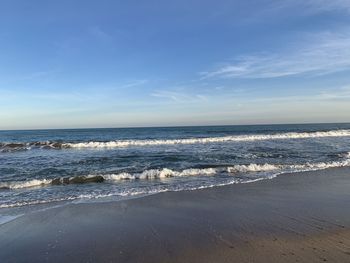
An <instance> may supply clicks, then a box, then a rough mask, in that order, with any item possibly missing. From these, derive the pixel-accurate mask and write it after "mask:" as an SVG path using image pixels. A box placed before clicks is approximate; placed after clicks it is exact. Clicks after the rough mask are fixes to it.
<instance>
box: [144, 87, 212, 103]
mask: <svg viewBox="0 0 350 263" xmlns="http://www.w3.org/2000/svg"><path fill="white" fill-rule="evenodd" d="M151 96H152V97H157V98H164V99H167V100H172V101H174V102H178V103H188V102H198V101H206V100H207V97H206V96H205V95H202V94H194V95H192V94H187V93H184V92H178V91H170V90H159V91H154V92H153V93H151Z"/></svg>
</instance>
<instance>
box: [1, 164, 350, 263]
mask: <svg viewBox="0 0 350 263" xmlns="http://www.w3.org/2000/svg"><path fill="white" fill-rule="evenodd" d="M349 190H350V168H346V167H344V168H330V169H326V170H319V171H310V172H302V173H297V174H293V173H290V174H281V175H278V176H277V177H276V178H274V179H273V180H261V181H257V182H254V183H249V184H233V185H226V186H220V187H213V188H206V189H199V190H192V191H180V192H164V193H158V194H155V195H148V196H144V197H140V198H132V199H127V200H120V201H109V202H91V203H78V204H69V205H66V206H63V207H58V208H51V209H48V210H45V211H39V212H33V213H31V214H27V215H24V216H21V217H19V218H16V219H14V220H12V221H10V222H7V223H5V224H2V225H0V248H1V249H0V261H1V262H64V261H66V262H111V261H112V262H232V260H234V261H237V262H281V261H282V262H296V261H298V262H325V261H330V262H348V261H350V191H349ZM28 259H30V260H29V261H28Z"/></svg>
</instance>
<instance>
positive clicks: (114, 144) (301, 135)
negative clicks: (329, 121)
mask: <svg viewBox="0 0 350 263" xmlns="http://www.w3.org/2000/svg"><path fill="white" fill-rule="evenodd" d="M344 136H350V130H332V131H323V132H288V133H278V134H256V135H234V136H223V137H207V138H188V139H166V140H157V139H154V140H117V141H109V142H93V141H91V142H80V143H64V144H63V146H64V147H67V148H68V147H69V148H125V147H132V146H157V145H177V144H205V143H220V142H241V141H262V140H286V139H305V138H322V137H344Z"/></svg>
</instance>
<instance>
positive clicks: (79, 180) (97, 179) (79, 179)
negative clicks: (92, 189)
mask: <svg viewBox="0 0 350 263" xmlns="http://www.w3.org/2000/svg"><path fill="white" fill-rule="evenodd" d="M104 180H105V179H104V178H103V177H102V176H100V175H97V176H94V177H85V176H76V177H71V178H69V177H63V178H55V179H53V180H52V181H51V184H52V185H64V184H85V183H102V182H103V181H104Z"/></svg>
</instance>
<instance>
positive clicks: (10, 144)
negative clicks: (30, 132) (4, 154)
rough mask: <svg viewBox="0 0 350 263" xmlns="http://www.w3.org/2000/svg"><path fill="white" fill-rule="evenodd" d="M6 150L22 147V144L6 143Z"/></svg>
mask: <svg viewBox="0 0 350 263" xmlns="http://www.w3.org/2000/svg"><path fill="white" fill-rule="evenodd" d="M5 146H6V147H8V148H19V147H23V146H24V145H23V143H8V144H6V145H5Z"/></svg>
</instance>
